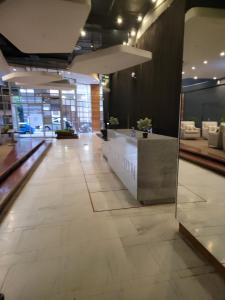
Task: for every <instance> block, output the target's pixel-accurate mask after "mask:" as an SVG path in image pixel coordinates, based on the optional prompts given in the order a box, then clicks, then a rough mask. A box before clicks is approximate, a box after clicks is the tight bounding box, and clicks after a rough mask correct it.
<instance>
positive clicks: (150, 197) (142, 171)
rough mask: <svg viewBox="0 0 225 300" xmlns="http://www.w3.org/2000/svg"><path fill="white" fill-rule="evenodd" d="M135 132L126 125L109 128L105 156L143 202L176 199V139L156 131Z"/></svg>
mask: <svg viewBox="0 0 225 300" xmlns="http://www.w3.org/2000/svg"><path fill="white" fill-rule="evenodd" d="M135 135H136V136H135V137H132V136H131V131H130V130H127V129H120V130H108V141H105V142H104V143H103V155H104V157H105V158H106V159H107V161H108V163H109V165H110V167H111V168H112V170H113V171H114V172H115V174H116V175H117V176H118V177H119V178H120V180H121V181H122V182H123V184H124V185H125V186H126V187H127V189H128V190H129V191H130V193H131V194H132V195H133V197H134V198H135V199H136V200H138V201H140V202H141V203H142V204H157V203H169V202H175V200H176V191H177V155H178V140H177V139H176V138H172V137H167V136H162V135H157V134H149V137H148V138H147V139H143V138H142V132H139V131H136V133H135Z"/></svg>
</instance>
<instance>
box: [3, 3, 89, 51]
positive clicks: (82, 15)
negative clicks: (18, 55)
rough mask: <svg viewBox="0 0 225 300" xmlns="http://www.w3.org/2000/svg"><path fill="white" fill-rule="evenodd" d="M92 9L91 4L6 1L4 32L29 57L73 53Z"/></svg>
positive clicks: (4, 6)
mask: <svg viewBox="0 0 225 300" xmlns="http://www.w3.org/2000/svg"><path fill="white" fill-rule="evenodd" d="M90 9H91V1H90V0H70V1H68V0H38V1H37V0H20V1H19V5H18V1H15V0H7V1H3V2H0V32H1V33H2V34H3V35H4V36H5V37H6V38H7V39H8V40H9V41H10V42H12V43H13V44H14V45H15V46H16V47H17V48H18V49H20V50H21V51H23V52H25V53H70V52H72V51H73V48H74V45H75V44H76V42H77V40H78V39H79V36H80V30H81V28H82V27H83V26H84V25H85V23H86V19H87V17H88V15H89V12H90Z"/></svg>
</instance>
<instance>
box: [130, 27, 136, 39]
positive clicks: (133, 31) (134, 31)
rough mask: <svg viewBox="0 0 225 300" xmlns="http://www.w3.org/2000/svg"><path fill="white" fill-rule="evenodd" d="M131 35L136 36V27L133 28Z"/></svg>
mask: <svg viewBox="0 0 225 300" xmlns="http://www.w3.org/2000/svg"><path fill="white" fill-rule="evenodd" d="M130 35H131V36H132V37H134V36H135V35H136V30H135V29H132V30H131V32H130Z"/></svg>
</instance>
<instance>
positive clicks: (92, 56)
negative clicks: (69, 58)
mask: <svg viewBox="0 0 225 300" xmlns="http://www.w3.org/2000/svg"><path fill="white" fill-rule="evenodd" d="M151 58H152V54H151V52H149V51H145V50H141V49H137V48H134V47H131V46H124V45H117V46H113V47H110V48H106V49H102V50H98V51H95V52H91V53H87V54H83V55H79V56H77V57H75V59H74V60H73V62H72V64H71V66H70V70H71V71H73V72H76V73H83V74H90V73H99V74H111V73H114V72H117V71H120V70H123V69H127V68H129V67H132V66H135V65H139V64H142V63H144V62H147V61H150V60H151Z"/></svg>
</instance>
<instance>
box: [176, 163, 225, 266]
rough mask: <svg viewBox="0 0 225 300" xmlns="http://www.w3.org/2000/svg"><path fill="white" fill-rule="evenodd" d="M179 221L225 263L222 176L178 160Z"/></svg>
mask: <svg viewBox="0 0 225 300" xmlns="http://www.w3.org/2000/svg"><path fill="white" fill-rule="evenodd" d="M179 169H180V171H179V187H178V190H179V193H178V195H179V197H178V211H177V213H178V220H179V221H180V222H181V223H182V224H183V225H184V226H185V227H186V228H187V229H188V230H189V231H190V232H191V233H192V234H193V235H194V236H196V237H197V238H198V240H199V241H200V242H201V243H202V244H203V245H204V246H205V248H207V249H208V251H209V252H210V253H211V254H213V256H215V257H216V258H217V260H218V261H219V262H220V263H221V264H224V267H225V177H224V176H220V175H218V174H215V173H213V172H211V171H208V170H206V169H204V168H201V167H199V166H196V165H194V164H191V163H189V162H186V161H183V160H180V167H179Z"/></svg>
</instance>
